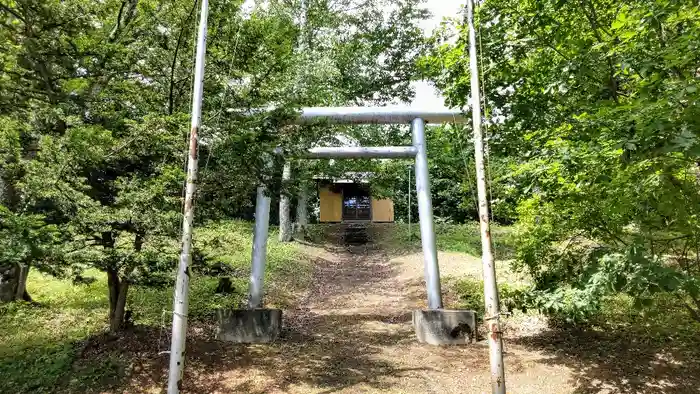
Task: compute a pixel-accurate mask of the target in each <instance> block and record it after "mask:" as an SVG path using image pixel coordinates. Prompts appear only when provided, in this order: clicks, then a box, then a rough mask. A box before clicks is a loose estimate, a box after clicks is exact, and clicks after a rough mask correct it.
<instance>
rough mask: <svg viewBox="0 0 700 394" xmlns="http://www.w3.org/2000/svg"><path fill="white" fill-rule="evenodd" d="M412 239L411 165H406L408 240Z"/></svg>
mask: <svg viewBox="0 0 700 394" xmlns="http://www.w3.org/2000/svg"><path fill="white" fill-rule="evenodd" d="M412 239H413V233H412V232H411V167H408V242H411V240H412Z"/></svg>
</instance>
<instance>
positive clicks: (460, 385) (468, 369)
mask: <svg viewBox="0 0 700 394" xmlns="http://www.w3.org/2000/svg"><path fill="white" fill-rule="evenodd" d="M305 249H306V253H307V254H308V255H309V256H310V257H311V258H313V259H314V267H315V272H314V274H313V276H314V277H313V280H312V281H311V285H310V287H309V288H308V289H306V291H305V292H304V294H302V295H300V297H299V299H298V300H297V302H296V305H297V306H296V307H291V308H286V309H285V312H284V313H285V325H286V327H285V330H284V333H283V336H282V337H281V338H280V339H279V340H278V341H277V342H275V343H271V344H265V345H237V344H231V343H225V342H218V341H215V340H213V338H212V335H211V334H212V332H211V329H212V327H211V325H204V326H198V325H197V324H196V323H195V324H193V326H191V327H190V329H189V332H188V343H187V349H188V353H187V360H188V361H187V367H186V369H185V379H184V382H185V383H184V387H183V392H186V393H252V394H262V393H304V394H307V393H489V392H490V383H489V360H488V349H487V347H486V344H485V343H484V342H478V343H476V344H473V345H470V346H464V347H434V346H429V345H421V344H418V343H417V342H416V340H415V338H414V333H413V329H412V326H411V311H412V310H413V309H416V308H422V307H425V301H424V300H425V298H426V297H425V289H424V284H423V266H422V256H421V254H419V253H414V254H406V255H403V256H398V257H397V256H394V257H390V256H387V255H386V253H385V252H384V251H383V250H381V249H373V248H371V247H366V246H359V247H353V248H350V249H346V248H340V247H332V246H326V247H324V248H320V247H306V248H305ZM439 261H440V268H441V272H442V276H443V278H445V277H450V276H465V275H471V276H473V277H478V276H479V272H480V268H479V266H480V262H479V260H478V259H477V258H474V257H472V256H468V255H464V254H458V253H440V255H439ZM290 280H291V279H290ZM446 282H448V281H447V280H445V279H443V285H444V286H443V291H444V290H446V289H449V286H445V283H446ZM272 298H273V297H271V299H270V300H269V301H273V300H272ZM453 303H454V299H453V297H452V296H451V295H450V294H449V291H448V292H447V294H446V295H445V304H446V306H448V307H449V306H450V305H451V304H453ZM509 323H513V322H509ZM510 325H511V326H515V324H510ZM517 326H518V327H519V331H515V330H513V329H508V330H506V332H505V334H504V335H505V339H506V340H505V347H506V352H507V353H506V355H505V363H506V370H507V373H506V381H507V386H508V392H510V393H538V394H540V393H553V394H564V393H578V394H583V393H671V392H673V393H698V392H700V391H699V390H698V388H699V387H700V366H699V365H700V363H698V362H697V360H700V357H699V356H698V350H697V348H695V347H693V348H690V349H688V348H685V349H683V348H679V347H677V346H675V345H674V343H673V342H672V341H668V342H662V343H653V342H650V341H645V340H644V338H642V337H639V338H637V337H633V336H630V335H629V334H628V333H625V332H622V331H620V332H618V331H610V332H607V331H605V332H603V331H581V332H566V333H564V332H554V331H547V330H541V326H540V329H539V330H527V329H526V330H523V329H522V328H523V327H527V326H537V322H534V323H533V324H530V322H528V321H519V322H518V323H517ZM134 335H135V337H134V338H133V339H132V340H131V341H127V342H129V343H130V344H131V345H130V346H131V347H133V349H131V350H129V354H130V355H131V356H130V357H134V358H133V360H134V361H133V362H132V363H131V365H130V367H129V368H130V371H129V373H128V375H129V376H131V379H130V381H127V382H121V383H122V384H123V385H121V387H123V389H118V390H117V392H123V393H136V392H149V393H159V392H162V389H163V382H165V381H167V355H163V354H162V353H158V354H156V353H154V352H153V348H154V344H153V342H154V340H155V338H156V337H157V336H158V334H157V331H156V330H155V329H152V331H150V332H149V331H145V332H136V333H135V334H134ZM165 340H166V342H167V338H165ZM113 346H114V347H116V348H119V349H122V348H123V347H124V346H123V345H122V344H119V343H116V344H113ZM156 347H157V346H156Z"/></svg>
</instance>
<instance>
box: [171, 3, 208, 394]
mask: <svg viewBox="0 0 700 394" xmlns="http://www.w3.org/2000/svg"><path fill="white" fill-rule="evenodd" d="M208 12H209V1H208V0H202V11H201V15H200V21H199V33H198V36H197V57H196V61H195V69H194V90H193V94H192V122H191V131H190V141H189V153H188V159H187V185H186V189H185V212H184V218H183V220H182V250H181V253H180V263H179V265H178V269H177V279H176V282H175V295H174V300H173V330H172V341H171V343H170V370H169V375H168V394H177V393H179V392H180V390H182V371H183V369H184V366H185V338H186V336H187V307H188V302H189V299H188V297H189V287H190V263H191V262H192V227H193V221H194V201H195V192H196V190H197V170H198V168H197V166H198V163H197V151H198V146H197V144H198V138H199V136H198V134H199V129H200V127H201V125H202V96H203V93H204V60H205V55H206V51H207V49H206V48H207V16H208Z"/></svg>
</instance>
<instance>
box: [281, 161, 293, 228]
mask: <svg viewBox="0 0 700 394" xmlns="http://www.w3.org/2000/svg"><path fill="white" fill-rule="evenodd" d="M291 177H292V166H291V163H289V162H286V163H284V170H283V172H282V182H283V183H287V182H288V181H289V179H290V178H291ZM290 206H291V203H290V201H289V195H287V194H285V193H282V195H281V196H280V234H279V241H280V242H291V241H292V221H291V219H290V215H289V211H290Z"/></svg>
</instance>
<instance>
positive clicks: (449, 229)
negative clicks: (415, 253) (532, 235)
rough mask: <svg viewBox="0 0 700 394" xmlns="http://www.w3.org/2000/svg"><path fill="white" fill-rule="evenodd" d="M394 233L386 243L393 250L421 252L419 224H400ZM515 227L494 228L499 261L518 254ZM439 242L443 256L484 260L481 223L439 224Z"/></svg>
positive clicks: (492, 229) (391, 233)
mask: <svg viewBox="0 0 700 394" xmlns="http://www.w3.org/2000/svg"><path fill="white" fill-rule="evenodd" d="M393 226H394V227H393V228H394V230H393V231H391V232H388V233H387V234H388V236H386V237H385V238H384V239H383V240H382V243H383V244H384V246H385V247H387V248H388V249H390V250H392V249H393V250H401V251H405V250H412V249H413V250H417V249H420V248H421V243H420V242H421V241H420V227H419V225H418V224H417V223H415V224H413V225H411V229H410V232H409V227H408V224H405V223H397V224H395V225H393ZM511 229H512V228H511V227H508V226H500V225H493V224H492V225H491V240H492V242H493V248H494V253H495V255H496V258H497V259H499V260H506V259H510V258H511V257H512V255H513V250H514V236H513V232H512V230H511ZM435 242H436V244H437V248H438V250H440V251H443V252H457V253H466V254H469V255H472V256H481V234H480V230H479V224H478V223H467V224H444V223H437V224H435Z"/></svg>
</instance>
